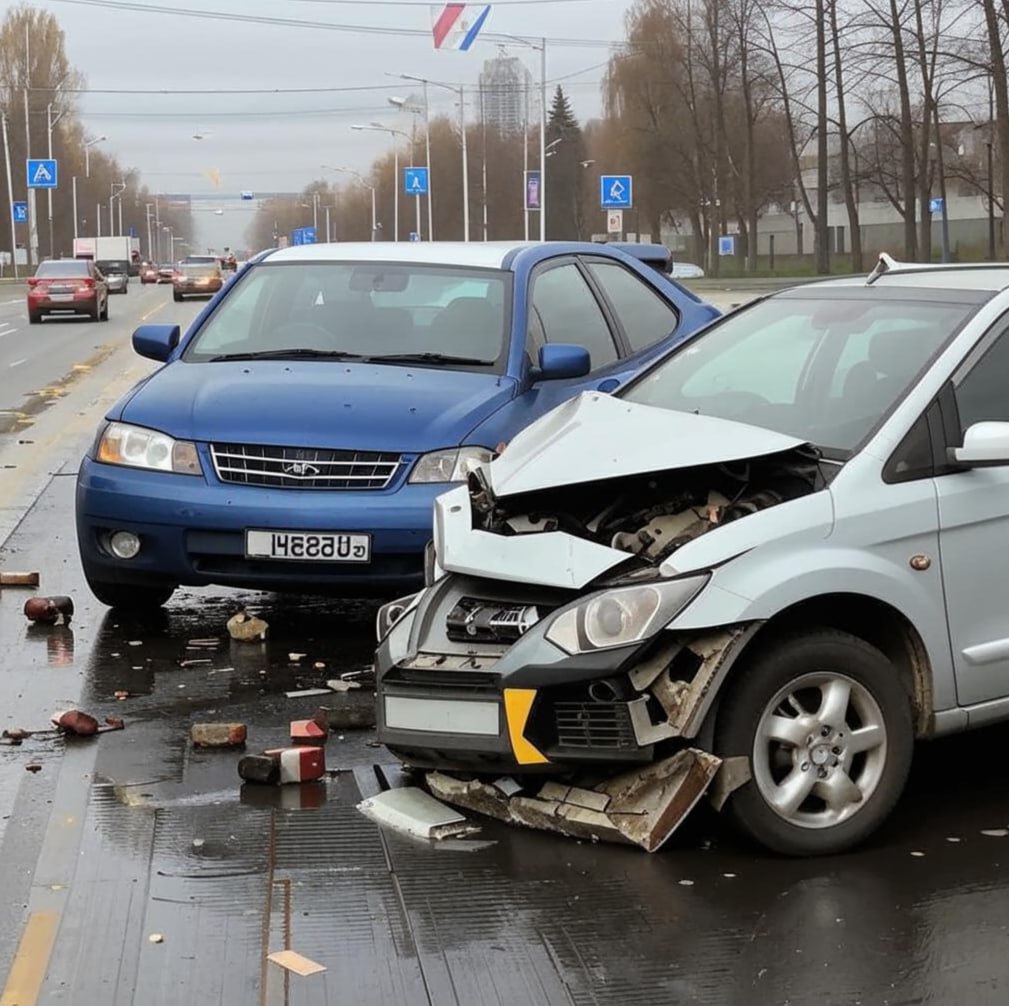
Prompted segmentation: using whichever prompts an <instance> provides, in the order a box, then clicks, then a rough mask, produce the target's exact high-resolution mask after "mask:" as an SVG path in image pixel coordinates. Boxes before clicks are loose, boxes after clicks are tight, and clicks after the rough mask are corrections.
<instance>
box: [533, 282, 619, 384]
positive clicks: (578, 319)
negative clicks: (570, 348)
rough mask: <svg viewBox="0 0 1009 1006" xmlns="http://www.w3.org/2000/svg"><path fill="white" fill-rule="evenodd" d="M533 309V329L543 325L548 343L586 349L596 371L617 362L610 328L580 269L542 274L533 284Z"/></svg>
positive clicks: (544, 335)
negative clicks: (567, 344) (558, 343)
mask: <svg viewBox="0 0 1009 1006" xmlns="http://www.w3.org/2000/svg"><path fill="white" fill-rule="evenodd" d="M532 306H533V312H534V317H532V318H531V319H530V326H531V327H534V326H535V325H536V324H539V325H541V326H542V330H543V337H544V340H545V341H546V342H563V343H570V344H572V345H575V346H584V347H585V348H586V349H587V350H588V351H589V355H590V356H591V358H592V369H593V370H597V369H598V368H599V367H604V366H606V364H608V363H612V362H613V361H614V360H616V359H617V350H616V346H615V345H614V343H613V336H612V335H611V333H610V327H609V325H608V324H607V323H606V319H605V318H604V317H603V313H602V311H601V310H600V308H599V304H598V303H597V302H596V298H595V296H594V295H593V293H592V291H591V290H590V289H589V285H588V284H587V283H586V282H585V280H584V279H582V275H581V273H580V272H579V271H578V267H577V266H575V265H573V264H570V265H562V266H558V267H557V268H555V269H548V270H547V271H546V272H542V273H540V274H539V275H538V276H537V277H536V280H535V282H534V284H533V297H532Z"/></svg>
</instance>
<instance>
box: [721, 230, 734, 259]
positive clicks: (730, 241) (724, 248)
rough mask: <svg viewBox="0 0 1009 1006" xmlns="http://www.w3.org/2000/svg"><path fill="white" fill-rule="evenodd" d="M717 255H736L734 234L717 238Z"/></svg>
mask: <svg viewBox="0 0 1009 1006" xmlns="http://www.w3.org/2000/svg"><path fill="white" fill-rule="evenodd" d="M718 254H719V255H735V254H736V235H735V234H720V235H719V236H718Z"/></svg>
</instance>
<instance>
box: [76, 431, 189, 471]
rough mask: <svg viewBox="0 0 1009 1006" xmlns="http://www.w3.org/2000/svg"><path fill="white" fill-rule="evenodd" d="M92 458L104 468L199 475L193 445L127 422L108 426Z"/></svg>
mask: <svg viewBox="0 0 1009 1006" xmlns="http://www.w3.org/2000/svg"><path fill="white" fill-rule="evenodd" d="M95 459H96V460H98V461H101V462H103V463H104V464H107V465H124V466H126V467H127V468H146V469H148V470H150V471H157V472H175V473H176V474H177V475H202V474H203V469H202V467H201V466H200V456H199V454H197V452H196V444H194V443H191V442H190V441H188V440H175V439H174V438H172V437H169V436H167V435H166V434H164V433H158V431H157V430H148V429H146V428H145V427H143V426H131V425H130V424H129V423H109V425H108V426H106V427H105V429H104V430H103V431H102V434H101V436H100V437H99V438H98V443H97V445H96V447H95Z"/></svg>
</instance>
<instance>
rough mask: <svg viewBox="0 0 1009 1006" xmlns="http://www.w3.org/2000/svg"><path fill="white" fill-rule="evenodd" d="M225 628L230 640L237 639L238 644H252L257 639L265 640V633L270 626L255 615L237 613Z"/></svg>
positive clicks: (243, 612)
mask: <svg viewBox="0 0 1009 1006" xmlns="http://www.w3.org/2000/svg"><path fill="white" fill-rule="evenodd" d="M227 628H228V635H230V636H231V638H232V639H237V640H239V641H240V642H252V641H254V640H257V639H266V632H267V630H268V629H269V628H270V626H269V624H268V623H267V622H264V621H263V619H261V618H257V617H256V616H255V615H250V614H249V613H248V612H245V611H239V612H238V613H237V614H235V615H232V616H231V618H229V619H228V621H227Z"/></svg>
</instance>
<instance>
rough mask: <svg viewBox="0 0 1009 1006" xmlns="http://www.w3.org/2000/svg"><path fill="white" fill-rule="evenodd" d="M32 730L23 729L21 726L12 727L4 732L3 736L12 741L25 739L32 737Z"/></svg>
mask: <svg viewBox="0 0 1009 1006" xmlns="http://www.w3.org/2000/svg"><path fill="white" fill-rule="evenodd" d="M31 735H32V732H31V731H30V730H22V729H21V728H20V727H11V728H10V729H9V730H5V731H4V732H3V737H4V739H6V740H10V741H19V742H20V741H24V740H27V739H28V738H29V737H31Z"/></svg>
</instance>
